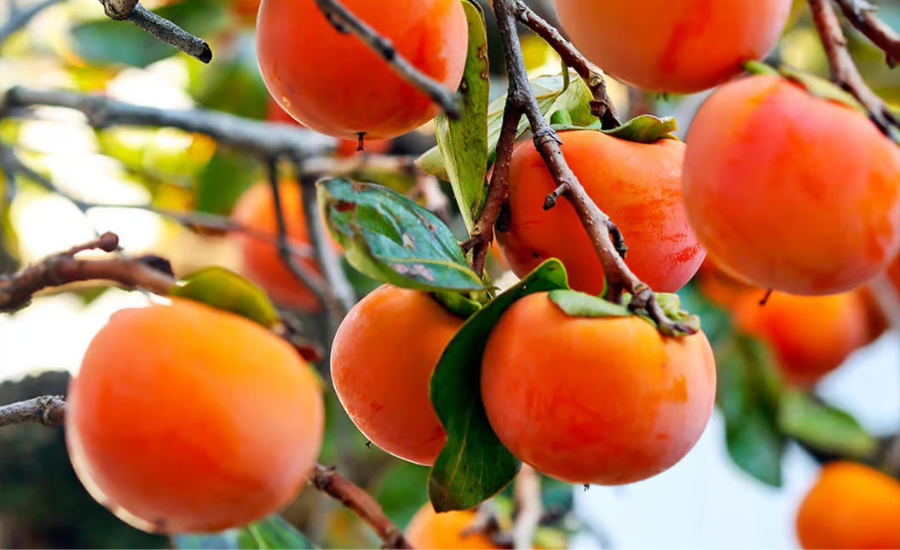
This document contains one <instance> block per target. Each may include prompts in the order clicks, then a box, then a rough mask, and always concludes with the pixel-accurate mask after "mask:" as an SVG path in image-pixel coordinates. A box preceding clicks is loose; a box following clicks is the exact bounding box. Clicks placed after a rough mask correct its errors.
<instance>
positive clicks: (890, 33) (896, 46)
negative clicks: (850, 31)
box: [835, 0, 900, 68]
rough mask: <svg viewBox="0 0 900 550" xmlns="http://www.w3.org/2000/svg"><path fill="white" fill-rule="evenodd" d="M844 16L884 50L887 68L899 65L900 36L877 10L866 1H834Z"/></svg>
mask: <svg viewBox="0 0 900 550" xmlns="http://www.w3.org/2000/svg"><path fill="white" fill-rule="evenodd" d="M835 1H836V2H837V4H838V6H840V7H841V10H842V11H843V12H844V16H845V17H846V18H847V20H848V21H850V23H851V24H852V25H853V26H854V27H856V29H857V30H858V31H859V32H861V33H863V35H865V37H866V38H868V39H869V40H871V41H872V43H873V44H875V45H876V46H878V47H879V48H881V49H882V50H884V53H885V56H886V58H885V59H886V61H887V64H888V66H889V67H891V68H894V67H896V66H897V64H898V63H900V35H898V34H897V32H896V31H894V29H892V28H891V27H890V26H888V25H887V23H885V22H884V21H882V20H881V19H880V18H879V17H878V16H877V15H875V14H876V12H877V11H878V8H877V7H875V6H874V5H872V4H870V3H869V2H867V1H866V0H835Z"/></svg>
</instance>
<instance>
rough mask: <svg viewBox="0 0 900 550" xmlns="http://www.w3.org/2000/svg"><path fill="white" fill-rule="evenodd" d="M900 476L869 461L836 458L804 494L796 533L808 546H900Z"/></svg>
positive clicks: (834, 547)
mask: <svg viewBox="0 0 900 550" xmlns="http://www.w3.org/2000/svg"><path fill="white" fill-rule="evenodd" d="M898 518H900V481H898V480H897V479H895V478H893V477H891V476H889V475H888V474H886V473H884V472H881V471H878V470H876V469H874V468H870V467H869V466H864V465H862V464H857V463H854V462H846V461H839V462H832V463H830V464H826V465H825V466H824V467H823V468H822V472H821V474H820V475H819V479H818V480H817V481H816V483H815V485H813V487H812V489H811V490H810V491H809V493H807V495H806V496H805V497H804V498H803V502H802V503H801V504H800V508H799V510H798V512H797V520H796V525H797V538H798V539H800V544H801V545H802V546H803V548H808V549H817V548H823V549H829V548H833V549H848V550H850V549H854V548H871V549H885V550H888V549H891V548H900V525H898Z"/></svg>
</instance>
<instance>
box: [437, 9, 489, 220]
mask: <svg viewBox="0 0 900 550" xmlns="http://www.w3.org/2000/svg"><path fill="white" fill-rule="evenodd" d="M463 8H464V9H465V12H466V17H467V19H468V21H469V53H468V56H467V58H466V70H465V73H464V74H463V79H462V84H460V87H459V93H460V95H461V96H462V116H461V117H460V119H459V120H450V119H449V117H447V115H446V114H444V113H441V114H440V115H438V116H437V118H435V119H434V124H435V133H436V134H437V141H438V149H439V150H440V152H441V159H442V160H443V162H444V166H445V167H446V171H447V178H448V180H449V181H450V185H451V186H453V195H454V197H456V203H457V204H458V205H459V211H460V213H461V214H462V218H463V221H464V222H465V223H466V229H468V230H469V231H470V232H471V231H472V228H473V227H474V226H475V219H476V218H477V217H478V212H479V210H480V209H481V202H482V198H483V197H484V177H485V174H487V162H488V151H487V139H488V122H487V109H488V100H489V92H490V80H489V78H488V57H487V32H486V31H485V28H484V13H483V12H482V10H481V7H479V6H478V4H475V3H474V2H471V1H469V0H465V1H463Z"/></svg>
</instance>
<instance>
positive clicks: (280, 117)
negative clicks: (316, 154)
mask: <svg viewBox="0 0 900 550" xmlns="http://www.w3.org/2000/svg"><path fill="white" fill-rule="evenodd" d="M266 120H267V121H269V122H282V123H284V124H295V125H297V126H300V127H301V128H304V127H305V126H303V124H301V123H299V122H297V121H296V120H294V118H293V117H292V116H291V115H289V114H287V112H285V110H284V109H282V108H281V105H279V104H278V103H276V102H275V100H274V99H272V98H269V105H268V107H267V108H266ZM362 147H363V151H364V152H366V153H376V154H382V153H387V152H388V151H390V149H391V140H389V139H382V140H371V139H365V137H363V143H362ZM363 151H360V143H359V138H358V137H357V138H355V139H341V140H338V144H337V147H335V149H334V154H335V155H337V156H338V157H352V156H353V155H355V154H357V153H361V152H363Z"/></svg>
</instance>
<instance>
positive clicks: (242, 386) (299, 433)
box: [66, 299, 324, 533]
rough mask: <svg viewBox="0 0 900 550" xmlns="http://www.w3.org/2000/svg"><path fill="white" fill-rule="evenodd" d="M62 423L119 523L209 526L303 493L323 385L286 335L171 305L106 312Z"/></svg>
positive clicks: (152, 527)
mask: <svg viewBox="0 0 900 550" xmlns="http://www.w3.org/2000/svg"><path fill="white" fill-rule="evenodd" d="M66 421H67V424H66V439H67V443H68V447H69V453H70V456H71V457H72V462H73V465H74V466H75V470H76V472H77V473H78V475H79V478H80V479H81V480H82V482H83V483H84V484H85V486H86V487H87V488H88V490H89V491H90V492H91V494H92V495H93V496H94V497H95V498H96V499H97V500H98V501H100V502H101V503H102V504H104V505H105V506H107V507H108V508H110V509H111V510H112V511H113V512H114V513H115V514H116V515H118V516H119V518H121V519H123V520H124V521H127V522H128V523H130V524H131V525H133V526H135V527H138V528H141V529H144V530H147V531H161V532H166V533H181V532H210V531H220V530H223V529H227V528H231V527H236V526H239V525H243V524H246V523H249V522H252V521H255V520H257V519H259V518H261V517H263V516H266V515H268V514H269V513H271V512H273V511H275V510H277V509H278V508H280V507H282V506H284V505H287V504H288V502H290V500H292V499H293V498H294V496H296V494H297V493H298V492H299V491H300V489H301V487H302V485H303V483H304V480H305V477H306V476H307V474H308V473H309V471H310V470H311V469H312V468H313V466H314V465H315V460H316V457H317V456H318V454H319V449H320V447H321V443H322V433H323V429H324V409H323V402H322V390H321V385H320V383H319V381H318V380H317V379H316V377H315V375H314V374H313V373H312V372H311V370H310V367H309V366H308V365H307V364H306V362H305V361H304V360H303V359H302V358H301V357H300V356H299V355H298V354H297V352H296V351H295V350H294V349H293V348H292V347H291V346H290V345H289V344H288V343H287V342H286V341H284V340H282V339H281V338H279V337H277V336H276V335H275V334H273V333H271V332H270V331H268V330H266V329H264V328H263V327H261V326H259V325H257V324H256V323H254V322H252V321H250V320H248V319H244V318H242V317H239V316H237V315H234V314H231V313H226V312H222V311H219V310H216V309H214V308H212V307H209V306H206V305H204V304H200V303H197V302H191V301H188V300H181V299H175V300H173V301H172V303H171V305H153V306H150V307H147V308H140V309H127V310H122V311H119V312H117V313H116V314H114V315H113V316H112V317H111V318H110V321H109V324H107V325H106V326H105V327H104V328H103V329H101V330H100V332H99V333H98V334H97V335H96V337H95V338H94V340H93V341H92V342H91V344H90V346H89V348H88V350H87V353H86V354H85V356H84V361H83V363H82V366H81V371H80V373H79V374H78V376H77V377H76V378H74V379H73V381H72V382H71V385H70V387H69V408H68V411H67V419H66ZM260 449H265V452H260Z"/></svg>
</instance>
